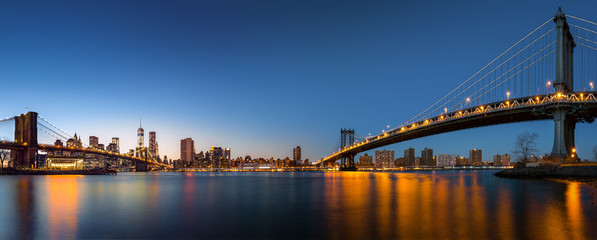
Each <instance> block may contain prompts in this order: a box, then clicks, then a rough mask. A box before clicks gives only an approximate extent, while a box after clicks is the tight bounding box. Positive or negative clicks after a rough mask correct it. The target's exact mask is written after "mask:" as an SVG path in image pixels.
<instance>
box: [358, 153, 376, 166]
mask: <svg viewBox="0 0 597 240" xmlns="http://www.w3.org/2000/svg"><path fill="white" fill-rule="evenodd" d="M359 166H361V167H373V157H372V156H369V154H367V153H365V154H364V155H363V156H360V157H359Z"/></svg>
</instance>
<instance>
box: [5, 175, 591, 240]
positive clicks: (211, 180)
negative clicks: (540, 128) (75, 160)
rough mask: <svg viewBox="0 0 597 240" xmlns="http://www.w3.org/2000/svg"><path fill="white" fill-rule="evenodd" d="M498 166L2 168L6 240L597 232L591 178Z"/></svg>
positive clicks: (587, 235) (565, 235)
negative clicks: (497, 173)
mask: <svg viewBox="0 0 597 240" xmlns="http://www.w3.org/2000/svg"><path fill="white" fill-rule="evenodd" d="M492 173H493V171H436V172H400V173H387V172H376V173H368V172H336V173H333V172H325V173H323V172H295V173H146V174H144V173H128V174H127V173H124V174H119V175H118V176H0V190H1V192H0V239H106V238H108V239H109V238H117V239H122V238H135V239H231V238H232V239H238V238H240V239H246V238H261V239H289V238H298V239H305V238H306V239H312V238H316V239H321V238H330V239H398V238H399V239H420V238H427V239H512V238H518V239H596V238H597V205H593V204H591V202H592V201H596V200H597V195H595V194H597V193H596V192H597V191H596V189H595V188H594V187H593V186H589V185H588V184H581V183H571V182H565V181H547V180H511V179H499V178H496V177H494V176H493V175H491V174H492Z"/></svg>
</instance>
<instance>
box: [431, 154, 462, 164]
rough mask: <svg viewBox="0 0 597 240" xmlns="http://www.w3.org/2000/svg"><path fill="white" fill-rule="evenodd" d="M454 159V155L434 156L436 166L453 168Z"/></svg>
mask: <svg viewBox="0 0 597 240" xmlns="http://www.w3.org/2000/svg"><path fill="white" fill-rule="evenodd" d="M456 158H457V157H456V155H454V154H438V155H436V156H435V162H436V166H438V167H443V166H454V165H456Z"/></svg>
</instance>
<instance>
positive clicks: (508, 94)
mask: <svg viewBox="0 0 597 240" xmlns="http://www.w3.org/2000/svg"><path fill="white" fill-rule="evenodd" d="M506 97H507V98H508V100H510V91H508V92H506Z"/></svg>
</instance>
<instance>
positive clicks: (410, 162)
mask: <svg viewBox="0 0 597 240" xmlns="http://www.w3.org/2000/svg"><path fill="white" fill-rule="evenodd" d="M404 166H415V149H414V148H412V147H409V148H408V149H406V150H404Z"/></svg>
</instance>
